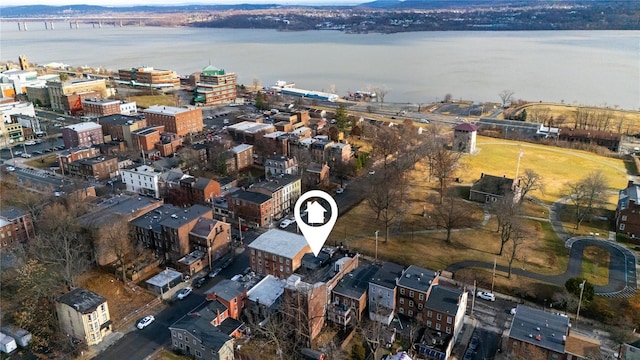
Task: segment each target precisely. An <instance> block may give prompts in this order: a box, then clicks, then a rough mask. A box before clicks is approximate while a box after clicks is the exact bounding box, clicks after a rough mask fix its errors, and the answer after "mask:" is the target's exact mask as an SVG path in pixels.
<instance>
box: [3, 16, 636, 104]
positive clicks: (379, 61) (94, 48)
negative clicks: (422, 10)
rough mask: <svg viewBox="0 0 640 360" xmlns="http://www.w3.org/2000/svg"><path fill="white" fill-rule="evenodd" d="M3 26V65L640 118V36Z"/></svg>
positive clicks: (627, 33) (631, 33)
mask: <svg viewBox="0 0 640 360" xmlns="http://www.w3.org/2000/svg"><path fill="white" fill-rule="evenodd" d="M27 25H28V26H29V31H18V27H17V24H16V23H13V22H12V23H0V36H1V40H2V42H1V45H0V59H2V60H17V57H18V55H21V54H24V55H27V57H28V58H29V61H30V62H35V63H38V64H46V63H49V62H62V63H65V64H69V65H72V66H80V65H88V66H92V67H105V68H108V69H114V70H117V69H120V68H127V67H133V66H140V65H146V66H153V67H155V68H159V69H171V70H175V71H176V72H178V73H179V74H181V75H188V74H190V73H193V72H197V71H199V70H201V69H202V68H203V67H205V66H207V65H208V64H209V63H211V64H212V65H214V66H216V67H219V68H224V69H225V70H227V71H228V72H235V73H236V74H238V78H239V82H240V83H245V84H251V83H252V82H253V79H259V80H260V83H261V84H262V85H270V84H272V83H273V82H275V81H276V80H287V81H292V82H295V83H296V84H297V86H298V87H301V88H306V89H313V90H325V91H328V90H330V89H335V91H336V93H338V94H339V95H344V94H346V93H347V92H348V91H355V90H366V89H370V88H375V87H386V88H387V89H388V94H387V97H386V101H395V102H411V103H427V102H431V101H436V100H441V99H442V98H443V97H444V95H445V94H447V93H450V94H452V95H453V97H454V98H456V99H457V98H463V99H471V100H475V101H499V100H500V98H499V96H498V93H500V92H501V91H502V90H504V89H511V90H513V91H515V95H514V96H515V98H521V99H526V100H530V101H538V100H541V101H555V102H560V101H564V102H566V103H578V104H589V105H604V104H607V105H609V106H615V105H617V106H620V107H623V108H626V109H633V110H638V109H639V108H640V41H639V40H638V39H640V32H638V31H521V32H414V33H401V34H391V35H385V34H344V33H340V32H334V31H307V32H278V31H273V30H233V29H195V28H158V27H135V26H129V27H127V26H125V27H113V26H107V25H104V26H103V27H102V28H92V27H91V26H90V25H83V24H80V29H70V28H69V25H68V24H65V23H58V24H54V26H55V30H53V31H51V30H48V31H47V30H45V29H44V23H28V24H27Z"/></svg>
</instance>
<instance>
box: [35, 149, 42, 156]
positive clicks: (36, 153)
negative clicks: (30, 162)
mask: <svg viewBox="0 0 640 360" xmlns="http://www.w3.org/2000/svg"><path fill="white" fill-rule="evenodd" d="M33 154H35V155H42V154H44V153H43V152H42V151H40V150H36V151H34V152H33Z"/></svg>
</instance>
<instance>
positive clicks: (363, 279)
mask: <svg viewBox="0 0 640 360" xmlns="http://www.w3.org/2000/svg"><path fill="white" fill-rule="evenodd" d="M377 271H378V266H376V265H372V264H371V265H366V266H361V267H358V268H356V269H355V270H353V271H352V272H350V273H348V274H346V275H345V276H344V277H343V278H342V280H340V282H339V283H338V285H336V286H335V287H334V288H333V292H335V293H336V294H340V295H342V296H346V297H349V298H352V299H360V298H361V297H362V296H363V295H364V294H365V293H366V291H367V289H368V288H369V281H371V279H373V276H374V275H375V273H376V272H377Z"/></svg>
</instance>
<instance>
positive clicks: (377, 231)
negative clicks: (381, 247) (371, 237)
mask: <svg viewBox="0 0 640 360" xmlns="http://www.w3.org/2000/svg"><path fill="white" fill-rule="evenodd" d="M379 232H380V230H376V262H378V233H379Z"/></svg>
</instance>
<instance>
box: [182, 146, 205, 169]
mask: <svg viewBox="0 0 640 360" xmlns="http://www.w3.org/2000/svg"><path fill="white" fill-rule="evenodd" d="M178 155H179V156H180V159H181V160H182V161H181V165H182V167H183V168H184V169H185V170H187V172H189V173H191V171H193V170H197V169H199V168H200V166H201V164H202V162H203V161H202V160H201V159H200V153H199V152H198V151H196V150H194V149H192V148H190V147H183V148H182V149H180V150H178Z"/></svg>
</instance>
